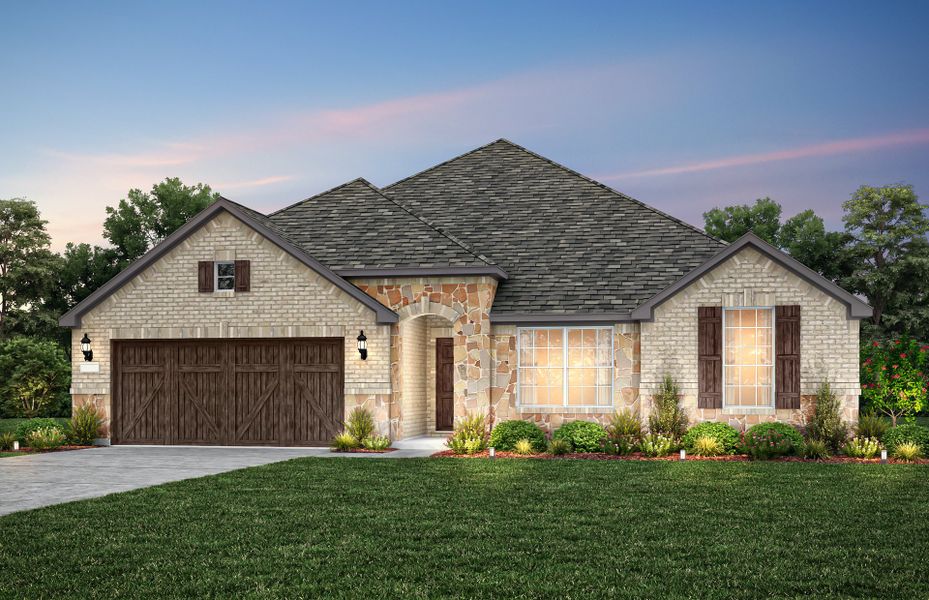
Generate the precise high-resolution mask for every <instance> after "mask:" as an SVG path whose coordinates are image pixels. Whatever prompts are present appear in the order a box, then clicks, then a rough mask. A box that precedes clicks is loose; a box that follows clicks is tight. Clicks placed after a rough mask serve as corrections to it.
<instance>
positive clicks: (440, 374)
mask: <svg viewBox="0 0 929 600" xmlns="http://www.w3.org/2000/svg"><path fill="white" fill-rule="evenodd" d="M454 348H455V347H454V344H453V339H452V338H436V340H435V428H436V431H451V430H452V429H453V428H454V425H455V385H454V375H455V349H454Z"/></svg>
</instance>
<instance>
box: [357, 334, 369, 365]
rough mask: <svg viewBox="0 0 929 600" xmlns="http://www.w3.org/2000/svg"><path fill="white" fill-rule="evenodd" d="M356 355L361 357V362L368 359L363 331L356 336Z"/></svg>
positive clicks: (366, 339) (366, 340)
mask: <svg viewBox="0 0 929 600" xmlns="http://www.w3.org/2000/svg"><path fill="white" fill-rule="evenodd" d="M358 354H360V355H361V360H367V359H368V338H367V337H365V331H364V329H362V330H361V333H359V334H358Z"/></svg>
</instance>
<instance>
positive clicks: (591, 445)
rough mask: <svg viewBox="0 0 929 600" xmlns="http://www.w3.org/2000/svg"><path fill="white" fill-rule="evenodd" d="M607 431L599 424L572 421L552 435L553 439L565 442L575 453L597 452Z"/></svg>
mask: <svg viewBox="0 0 929 600" xmlns="http://www.w3.org/2000/svg"><path fill="white" fill-rule="evenodd" d="M605 437H606V430H605V429H603V427H602V426H601V425H600V424H599V423H593V422H591V421H571V422H569V423H565V424H564V425H562V426H561V427H559V428H558V429H556V430H555V433H554V434H552V438H553V439H559V440H565V441H566V442H568V443H569V444H571V448H572V449H573V450H574V451H575V452H597V451H599V450H600V449H601V447H602V445H603V439H604V438H605Z"/></svg>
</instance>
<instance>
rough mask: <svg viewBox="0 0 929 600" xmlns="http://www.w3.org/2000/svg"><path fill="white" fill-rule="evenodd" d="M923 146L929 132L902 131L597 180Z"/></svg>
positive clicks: (928, 136)
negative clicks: (896, 147)
mask: <svg viewBox="0 0 929 600" xmlns="http://www.w3.org/2000/svg"><path fill="white" fill-rule="evenodd" d="M926 143H929V129H914V130H912V131H902V132H896V133H889V134H885V135H878V136H871V137H860V138H848V139H844V140H835V141H831V142H823V143H820V144H811V145H808V146H800V147H798V148H790V149H787V150H778V151H775V152H760V153H757V154H742V155H736V156H729V157H726V158H720V159H716V160H709V161H704V162H697V163H689V164H684V165H675V166H671V167H660V168H656V169H645V170H642V171H629V172H627V173H614V174H607V175H600V176H598V177H597V179H602V180H616V179H628V178H632V177H653V176H657V175H680V174H683V173H699V172H703V171H715V170H718V169H729V168H733V167H742V166H746V165H757V164H762V163H769V162H776V161H783V160H795V159H798V158H811V157H817V156H834V155H837V154H849V153H852V152H865V151H868V150H877V149H880V148H888V147H893V146H911V145H917V144H926Z"/></svg>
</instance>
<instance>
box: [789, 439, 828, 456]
mask: <svg viewBox="0 0 929 600" xmlns="http://www.w3.org/2000/svg"><path fill="white" fill-rule="evenodd" d="M797 454H798V455H800V456H802V457H803V458H808V459H810V460H825V459H827V458H829V457H830V456H832V453H831V452H830V451H829V445H828V444H827V443H826V442H824V441H822V440H806V441H805V442H803V444H802V445H801V446H800V447H799V448H798V449H797Z"/></svg>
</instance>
